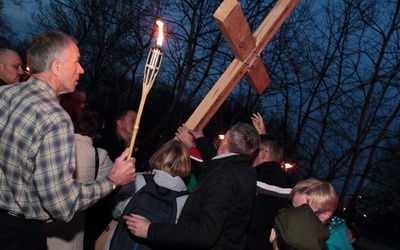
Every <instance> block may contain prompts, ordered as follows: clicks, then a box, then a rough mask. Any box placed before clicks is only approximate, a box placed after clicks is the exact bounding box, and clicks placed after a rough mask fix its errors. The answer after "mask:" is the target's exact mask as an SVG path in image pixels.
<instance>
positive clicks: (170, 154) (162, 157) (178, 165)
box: [149, 140, 191, 178]
mask: <svg viewBox="0 0 400 250" xmlns="http://www.w3.org/2000/svg"><path fill="white" fill-rule="evenodd" d="M149 163H150V168H151V169H158V170H162V171H165V172H167V173H169V174H170V175H172V176H179V177H181V178H185V177H187V176H189V174H190V171H191V163H190V153H189V148H188V147H187V146H186V145H185V144H184V143H182V142H181V141H178V140H170V141H168V142H167V143H165V144H164V145H162V147H161V148H160V149H159V150H157V152H155V153H154V154H153V155H152V156H151V157H150V160H149Z"/></svg>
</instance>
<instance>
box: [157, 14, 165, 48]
mask: <svg viewBox="0 0 400 250" xmlns="http://www.w3.org/2000/svg"><path fill="white" fill-rule="evenodd" d="M156 24H157V25H158V39H157V46H159V47H161V45H162V42H163V39H164V33H163V27H164V23H163V22H162V21H160V20H157V22H156Z"/></svg>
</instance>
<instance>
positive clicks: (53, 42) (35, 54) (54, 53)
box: [27, 31, 78, 74]
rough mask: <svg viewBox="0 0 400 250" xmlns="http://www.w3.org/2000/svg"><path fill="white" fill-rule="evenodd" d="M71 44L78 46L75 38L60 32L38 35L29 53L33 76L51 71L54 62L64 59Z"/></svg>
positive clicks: (29, 64)
mask: <svg viewBox="0 0 400 250" xmlns="http://www.w3.org/2000/svg"><path fill="white" fill-rule="evenodd" d="M70 42H73V43H75V44H78V42H77V41H76V40H75V39H74V38H73V37H71V36H69V35H67V34H64V33H62V32H60V31H46V32H43V33H41V34H39V35H37V36H36V37H35V38H34V39H33V40H32V42H31V44H30V45H29V49H28V53H27V61H28V67H29V70H30V72H31V74H35V73H41V72H44V71H46V70H48V69H50V67H51V63H52V62H53V61H54V60H56V59H58V60H60V59H62V56H63V52H64V50H65V49H67V48H68V47H69V46H70Z"/></svg>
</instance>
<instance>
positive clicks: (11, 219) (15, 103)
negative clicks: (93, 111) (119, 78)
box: [0, 31, 135, 249]
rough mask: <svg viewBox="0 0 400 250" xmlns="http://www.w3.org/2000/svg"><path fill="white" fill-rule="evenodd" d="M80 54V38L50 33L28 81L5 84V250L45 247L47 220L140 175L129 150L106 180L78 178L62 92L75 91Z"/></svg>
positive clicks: (1, 241) (1, 196) (1, 225)
mask: <svg viewBox="0 0 400 250" xmlns="http://www.w3.org/2000/svg"><path fill="white" fill-rule="evenodd" d="M79 58H80V53H79V49H78V46H77V43H76V41H75V39H73V38H72V37H70V36H68V35H66V34H64V33H62V32H57V31H48V32H44V33H42V34H40V35H38V36H36V37H35V38H34V39H33V41H32V43H31V45H30V47H29V49H28V53H27V59H28V66H29V68H30V70H31V77H30V79H29V80H28V81H27V82H24V83H19V84H13V85H9V86H4V87H0V246H1V248H2V249H46V236H45V233H44V229H43V223H44V222H45V221H48V220H51V219H60V220H64V221H69V220H70V219H71V218H72V217H73V216H74V214H75V213H76V212H78V211H81V210H83V209H86V208H88V207H89V206H91V205H93V204H94V203H95V202H96V201H97V200H99V199H101V198H103V197H104V196H106V195H107V194H109V193H110V192H111V191H112V190H113V189H114V188H115V187H116V186H120V185H124V184H127V183H129V182H131V181H133V180H134V178H135V168H134V162H135V160H134V159H133V158H132V159H130V160H125V159H126V157H127V155H128V150H126V151H125V152H124V153H122V155H121V156H120V157H119V158H118V159H117V160H116V161H115V163H114V166H113V168H112V170H111V172H110V174H109V175H108V176H107V177H106V178H104V179H100V180H96V181H93V182H90V183H87V184H81V183H79V182H78V181H77V180H74V179H73V178H72V176H73V173H74V171H75V147H74V131H73V126H72V122H71V119H70V117H69V115H68V114H67V113H66V112H65V111H64V109H63V108H62V107H61V106H60V105H59V102H58V99H57V96H58V95H59V94H63V93H69V92H73V91H74V90H75V87H76V85H77V84H78V79H79V76H80V75H81V74H83V73H84V70H83V68H82V67H81V65H80V64H79ZM93 167H94V166H93Z"/></svg>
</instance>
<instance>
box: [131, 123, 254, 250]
mask: <svg viewBox="0 0 400 250" xmlns="http://www.w3.org/2000/svg"><path fill="white" fill-rule="evenodd" d="M197 141H198V139H197V140H196V142H197ZM259 143H260V138H259V135H258V133H257V131H256V129H255V128H254V127H252V126H251V125H249V124H243V123H238V124H236V125H234V126H232V127H231V128H230V129H229V130H228V132H227V133H226V136H225V138H224V139H223V140H222V141H221V143H220V145H219V147H218V150H217V156H215V157H213V158H212V159H211V160H206V161H204V162H203V163H201V164H200V165H198V166H196V168H195V170H196V173H197V174H199V184H198V186H197V188H196V189H194V190H193V191H192V192H191V193H190V195H189V198H188V199H187V201H186V203H185V206H184V207H183V209H182V212H181V216H180V218H179V221H178V223H177V224H166V223H151V224H150V223H149V221H147V220H146V219H145V218H144V217H142V216H139V215H134V214H131V215H129V216H124V219H125V220H126V224H127V226H128V229H129V230H130V231H131V232H132V233H133V234H134V235H136V236H138V237H141V238H147V240H148V241H149V243H150V244H152V245H154V246H162V247H164V248H165V249H171V248H179V249H182V248H184V249H244V247H245V244H246V228H247V225H248V223H249V220H250V216H251V208H252V205H253V198H254V195H255V192H256V179H257V177H256V172H255V170H254V168H253V167H251V165H250V161H251V159H250V156H251V155H252V154H253V153H254V152H255V151H256V150H257V149H258V146H259Z"/></svg>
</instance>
